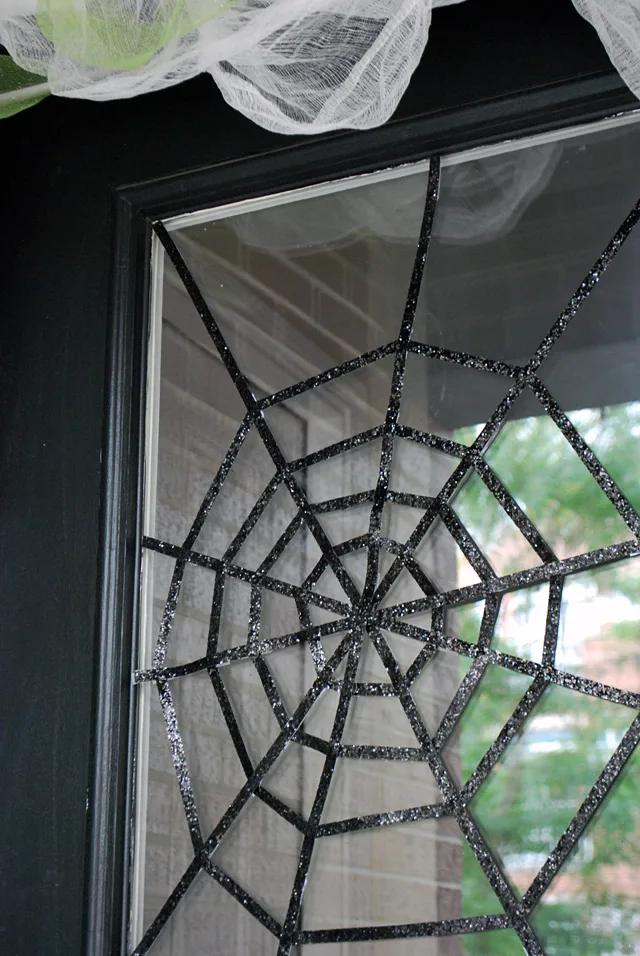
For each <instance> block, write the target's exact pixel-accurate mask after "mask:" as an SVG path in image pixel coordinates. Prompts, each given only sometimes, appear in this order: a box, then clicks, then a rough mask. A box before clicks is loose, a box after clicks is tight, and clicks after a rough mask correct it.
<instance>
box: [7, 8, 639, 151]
mask: <svg viewBox="0 0 640 956" xmlns="http://www.w3.org/2000/svg"><path fill="white" fill-rule="evenodd" d="M460 2H463V0H0V43H2V44H3V45H4V46H5V47H6V48H7V49H8V51H9V53H10V54H11V56H12V57H13V59H14V60H15V61H16V63H17V64H18V65H19V66H21V67H23V68H24V69H26V70H28V71H29V72H31V73H36V74H40V75H41V76H44V77H46V79H47V82H48V84H49V87H50V89H51V92H52V93H55V94H58V95H60V96H75V97H82V98H86V99H95V100H102V99H115V98H119V97H129V96H135V95H137V94H139V93H147V92H150V91H152V90H157V89H161V88H162V87H165V86H170V85H172V84H174V83H180V82H181V81H182V80H186V79H189V78H190V77H193V76H196V75H197V74H199V73H203V72H208V73H210V74H211V76H212V77H213V78H214V80H215V81H216V83H217V84H218V86H219V87H220V90H221V91H222V94H223V96H224V97H225V99H226V100H227V102H228V103H230V104H231V105H232V106H233V107H235V108H236V109H238V110H240V111H241V112H242V113H244V114H245V115H246V116H248V117H250V118H251V119H252V120H254V121H255V122H256V123H259V124H260V125H261V126H264V127H266V128H267V129H270V130H274V131H276V132H279V133H322V132H326V131H328V130H334V129H340V128H352V129H365V128H370V127H374V126H378V125H380V124H381V123H384V122H385V121H386V120H387V119H388V118H389V117H390V116H391V115H392V113H393V111H394V110H395V108H396V106H397V105H398V102H399V100H400V98H401V96H402V94H403V92H404V90H405V89H406V87H407V84H408V82H409V80H410V78H411V74H412V73H413V71H414V70H415V68H416V66H417V65H418V63H419V61H420V58H421V56H422V53H423V51H424V48H425V45H426V42H427V37H428V32H429V26H430V22H431V14H432V10H433V8H434V7H438V6H446V5H448V4H451V3H460ZM573 3H574V5H575V7H576V8H577V10H578V11H579V12H580V13H581V14H582V15H583V16H584V17H585V18H586V19H587V20H588V21H589V22H590V23H592V24H593V26H594V27H595V29H596V30H597V31H598V33H599V35H600V37H601V39H602V41H603V43H604V45H605V47H606V49H607V51H608V53H609V55H610V57H611V59H612V61H613V63H614V64H615V66H616V67H617V69H618V70H619V71H620V73H621V75H622V77H623V78H624V80H625V81H626V82H627V84H628V85H629V86H630V87H631V89H632V90H633V91H634V92H635V93H636V94H637V95H639V96H640V0H573Z"/></svg>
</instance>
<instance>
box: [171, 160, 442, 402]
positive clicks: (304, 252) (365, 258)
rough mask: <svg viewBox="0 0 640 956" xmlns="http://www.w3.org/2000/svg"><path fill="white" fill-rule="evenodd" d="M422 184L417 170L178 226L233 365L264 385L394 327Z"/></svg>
mask: <svg viewBox="0 0 640 956" xmlns="http://www.w3.org/2000/svg"><path fill="white" fill-rule="evenodd" d="M426 192H427V174H426V173H425V172H420V173H415V174H413V175H408V176H406V177H404V178H403V179H402V180H400V182H398V180H391V181H386V182H385V181H384V180H382V181H379V182H372V183H369V184H367V185H364V186H362V185H358V184H354V187H353V188H351V189H348V190H344V191H339V192H335V193H333V194H332V193H329V194H325V195H323V196H322V197H317V198H312V199H306V200H301V201H298V202H295V201H294V202H284V203H279V204H278V205H274V206H272V207H270V208H267V209H262V210H259V211H255V212H247V213H244V214H240V215H236V216H229V217H227V218H225V219H220V220H218V221H214V222H210V223H205V224H203V225H199V226H192V227H189V228H186V229H183V230H181V231H180V232H179V233H177V234H176V242H177V243H178V245H179V247H180V249H181V251H182V253H183V255H184V256H185V258H186V260H187V262H188V264H189V266H190V268H191V270H192V272H193V274H194V276H195V278H196V280H197V281H198V282H199V283H200V286H201V288H202V291H203V293H204V294H205V297H206V298H207V301H208V302H209V305H210V306H211V308H212V310H213V311H214V313H215V314H216V315H217V316H218V317H219V321H220V324H221V327H222V328H223V330H224V333H225V335H227V336H228V337H229V344H230V346H231V348H232V349H233V351H234V353H235V354H236V355H237V358H238V361H239V363H240V366H241V368H242V369H243V371H244V372H245V373H246V374H248V375H250V376H251V377H252V379H253V380H254V381H255V382H256V384H258V386H259V387H260V389H261V390H262V391H264V392H265V393H271V392H275V391H277V390H278V389H282V388H286V387H287V386H288V385H291V384H293V383H294V382H297V381H299V380H301V379H305V378H308V377H309V376H312V375H315V374H317V373H318V372H321V371H323V370H324V369H326V368H330V367H331V366H333V365H337V364H339V363H340V362H344V361H345V360H347V359H351V358H354V357H356V356H358V355H360V354H361V353H362V352H367V351H369V350H371V349H374V348H377V347H378V346H380V345H383V344H385V343H387V342H390V341H391V340H392V339H394V338H395V337H396V336H397V334H398V331H399V327H400V318H401V316H402V310H403V308H404V302H405V298H406V295H407V289H408V287H409V279H410V276H411V270H412V268H413V262H414V259H415V250H416V241H417V239H418V234H419V231H420V223H421V220H422V209H423V207H424V201H425V197H426ZM294 199H295V195H294Z"/></svg>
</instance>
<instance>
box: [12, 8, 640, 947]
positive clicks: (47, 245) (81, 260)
mask: <svg viewBox="0 0 640 956" xmlns="http://www.w3.org/2000/svg"><path fill="white" fill-rule="evenodd" d="M516 6H517V11H516V10H515V7H516ZM637 105H638V104H637V100H635V99H634V97H633V96H632V94H631V93H630V92H629V91H628V90H627V89H626V87H625V86H624V84H623V82H622V81H621V79H620V77H619V76H618V75H617V74H616V72H615V71H614V69H613V68H612V66H611V64H610V62H609V60H608V57H607V55H606V52H605V50H604V48H603V46H602V44H601V43H600V41H599V39H598V37H597V35H596V33H595V31H594V30H593V29H592V28H591V27H590V26H589V25H588V24H587V22H586V21H585V20H583V19H582V18H581V17H580V15H579V14H578V13H577V12H576V10H575V8H574V6H573V4H572V0H523V2H522V3H519V4H517V5H514V3H513V0H466V2H465V3H462V4H459V5H453V6H450V7H442V8H439V9H437V10H436V11H435V12H434V16H433V22H432V26H431V31H430V38H429V44H428V49H427V52H426V55H425V56H424V57H423V60H422V62H421V63H420V65H419V67H418V69H417V70H416V72H415V74H414V76H413V77H412V80H411V83H410V85H409V87H408V89H407V91H406V93H405V95H404V97H403V98H402V100H401V102H400V105H399V107H398V109H397V111H396V114H395V115H394V117H393V118H392V120H391V121H390V122H389V123H388V124H387V125H386V126H385V127H383V128H382V129H380V130H377V131H373V132H366V133H363V132H359V133H343V134H340V135H337V134H336V135H330V136H323V137H314V138H311V139H308V140H305V138H304V137H302V136H297V137H292V138H286V137H284V136H279V135H276V134H274V133H270V132H268V131H266V130H264V129H262V128H260V127H258V126H256V125H254V124H252V123H251V122H249V121H248V120H247V119H245V118H244V117H243V116H241V115H240V114H239V113H237V112H235V111H234V110H232V109H231V108H230V107H229V106H227V105H226V104H225V103H224V101H223V99H222V97H221V95H220V94H219V92H218V91H217V90H216V88H215V85H214V83H213V81H212V80H211V78H210V77H206V76H202V77H198V78H196V79H194V80H191V81H189V82H187V83H183V84H180V85H178V86H175V87H171V88H168V89H165V90H162V91H159V92H156V93H153V94H149V95H145V96H141V97H135V98H132V99H130V100H120V101H115V102H102V103H90V102H83V101H79V100H71V99H65V98H62V97H49V98H48V99H46V100H45V101H44V102H43V103H42V104H40V105H39V106H36V107H35V108H34V109H32V110H26V111H24V112H23V113H20V114H18V115H16V116H14V117H12V118H11V119H9V120H5V121H3V123H2V131H3V133H4V135H5V138H6V148H5V150H4V151H3V159H4V161H5V162H4V167H5V183H6V188H5V190H4V193H3V206H2V229H1V230H0V247H2V255H1V258H0V261H1V262H2V264H3V266H4V269H3V275H2V295H1V297H0V305H1V310H0V555H1V556H2V557H1V565H0V607H2V609H3V614H2V618H1V623H0V628H1V631H2V635H1V640H2V645H1V646H2V667H1V668H0V701H2V711H3V712H2V720H1V722H0V728H1V732H0V766H2V770H3V780H2V787H1V788H0V793H1V801H2V807H1V808H0V846H1V847H2V853H0V890H1V892H0V952H2V954H3V956H4V954H6V956H43V954H46V956H81V954H82V956H87V954H89V956H107V954H109V956H120V953H121V946H120V937H121V926H122V922H123V920H124V918H125V915H124V914H125V909H126V907H123V905H122V899H121V896H122V889H121V888H122V882H123V880H124V879H125V875H126V867H125V865H124V861H125V859H126V857H125V849H126V838H127V833H126V819H127V818H126V812H125V810H126V806H127V800H128V796H127V792H126V780H127V760H128V722H129V717H130V715H129V710H128V700H129V696H130V688H129V682H128V681H129V673H130V666H131V664H130V662H131V657H130V651H131V647H130V635H131V634H132V633H133V632H134V624H135V614H136V606H135V598H136V595H135V584H134V582H135V579H136V574H137V568H138V566H139V565H138V562H139V553H138V550H137V548H138V545H137V541H138V537H139V534H138V532H139V513H138V500H139V496H138V486H139V480H140V474H139V470H140V449H141V431H140V426H141V408H142V402H141V390H142V388H143V385H144V364H143V363H144V360H145V348H144V344H145V329H144V323H145V303H146V283H147V280H148V251H149V235H150V223H151V222H152V221H153V220H154V219H158V218H163V217H165V216H169V215H175V214H179V213H181V212H186V211H188V210H189V209H191V208H193V207H195V206H200V205H213V204H215V202H216V201H227V200H229V199H230V198H231V197H232V195H233V196H235V197H236V198H241V197H242V198H244V197H246V196H247V195H251V194H255V193H256V192H258V191H260V192H262V191H264V190H266V189H274V188H281V186H282V185H285V186H287V187H293V186H301V185H304V184H305V183H309V182H312V181H314V180H317V179H327V178H331V177H333V176H340V175H346V174H347V173H348V172H354V173H355V172H364V171H367V170H371V169H373V168H378V167H380V166H384V165H385V164H389V163H394V162H398V161H400V160H401V159H406V160H410V159H412V158H416V157H419V156H424V155H427V154H428V153H430V152H431V153H432V152H440V151H444V152H446V151H449V150H453V149H456V150H457V149H463V148H465V147H468V146H472V145H475V144H478V143H481V142H491V141H495V140H500V139H505V138H510V137H514V136H518V135H525V134H527V133H533V132H539V131H541V130H544V129H551V128H554V127H559V126H565V125H572V124H575V123H580V122H584V121H588V120H590V119H598V118H601V117H603V116H610V115H615V114H618V113H620V112H624V111H626V110H629V109H633V108H635V107H637ZM260 155H261V156H262V157H263V159H262V160H258V159H256V160H255V161H254V160H249V159H248V158H247V157H250V156H260ZM223 161H224V162H223ZM252 164H253V165H252ZM185 170H192V171H194V172H191V173H188V174H185V175H177V174H178V173H179V172H180V171H185ZM261 176H262V177H264V178H263V180H262V181H260V178H259V177H261ZM167 177H168V178H167ZM278 177H280V178H278ZM125 184H134V185H132V186H126V185H125ZM135 184H138V185H135ZM140 184H142V185H140ZM108 342H109V344H108ZM98 571H99V574H98Z"/></svg>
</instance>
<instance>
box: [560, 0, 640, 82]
mask: <svg viewBox="0 0 640 956" xmlns="http://www.w3.org/2000/svg"><path fill="white" fill-rule="evenodd" d="M573 4H574V6H575V8H576V10H577V11H578V12H579V13H581V14H582V16H583V17H584V18H585V20H588V21H589V23H591V24H592V26H594V27H595V29H596V30H597V32H598V36H599V37H600V39H601V40H602V43H603V44H604V47H605V49H606V51H607V53H608V54H609V57H610V59H611V62H612V63H613V65H614V66H615V68H616V70H617V71H618V73H619V74H620V76H621V77H622V79H623V80H624V81H625V83H626V84H627V86H628V87H629V88H630V89H631V90H632V91H633V92H634V93H635V95H636V96H638V97H640V0H573Z"/></svg>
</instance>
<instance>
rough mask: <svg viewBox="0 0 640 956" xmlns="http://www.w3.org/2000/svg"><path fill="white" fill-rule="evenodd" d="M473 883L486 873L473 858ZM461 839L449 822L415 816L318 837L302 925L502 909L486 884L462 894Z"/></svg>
mask: <svg viewBox="0 0 640 956" xmlns="http://www.w3.org/2000/svg"><path fill="white" fill-rule="evenodd" d="M473 862H474V864H475V867H476V868H477V874H476V875H477V879H478V882H481V881H485V882H486V878H485V877H484V874H483V873H482V870H481V869H480V866H479V864H478V863H477V862H476V861H475V859H474V861H473ZM461 885H462V844H461V839H460V833H459V831H458V832H457V833H456V825H455V824H454V825H453V826H452V825H451V822H450V821H448V820H447V821H441V820H420V821H418V822H416V823H402V824H399V825H397V826H388V827H376V828H374V829H372V830H369V831H362V832H360V833H346V834H343V835H340V836H329V837H323V838H321V839H319V840H318V841H317V843H316V845H315V847H314V852H313V856H312V860H311V868H310V871H309V880H308V884H307V891H306V894H305V907H304V912H303V916H302V919H303V926H304V928H305V929H309V930H314V929H329V928H332V927H335V926H350V925H351V926H357V925H361V926H383V925H385V924H387V925H393V924H394V923H413V922H416V923H417V922H423V921H424V922H426V921H431V920H436V919H440V918H443V919H451V918H457V917H460V916H463V915H464V916H479V915H484V914H486V913H487V912H490V913H492V914H500V913H501V912H502V908H501V906H500V903H499V902H498V900H497V898H496V897H495V896H494V895H493V894H492V892H491V889H490V887H489V885H488V883H487V884H486V888H487V893H486V894H484V895H483V894H481V897H482V898H478V896H476V897H475V898H469V899H465V898H463V896H462V892H461Z"/></svg>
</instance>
